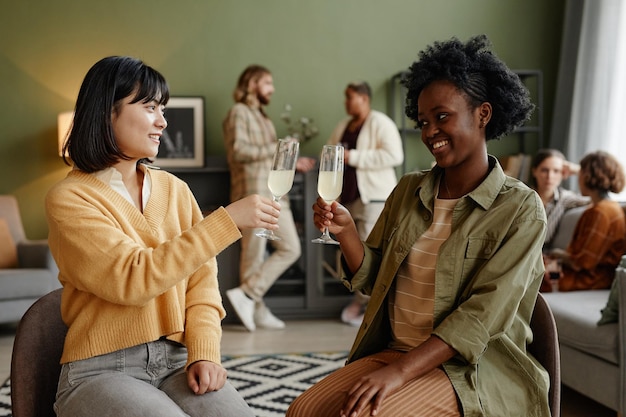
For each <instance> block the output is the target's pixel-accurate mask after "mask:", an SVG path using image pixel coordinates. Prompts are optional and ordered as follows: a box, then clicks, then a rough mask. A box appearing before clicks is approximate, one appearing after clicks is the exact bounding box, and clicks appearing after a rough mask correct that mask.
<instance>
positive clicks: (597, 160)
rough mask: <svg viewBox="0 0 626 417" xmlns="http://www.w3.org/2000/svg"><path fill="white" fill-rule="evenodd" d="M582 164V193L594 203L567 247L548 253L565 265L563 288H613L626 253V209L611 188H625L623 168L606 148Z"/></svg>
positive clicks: (592, 154)
mask: <svg viewBox="0 0 626 417" xmlns="http://www.w3.org/2000/svg"><path fill="white" fill-rule="evenodd" d="M580 167H581V168H580V173H579V175H578V185H579V188H580V192H581V194H582V195H585V196H589V197H591V201H592V203H591V206H590V207H589V208H588V209H587V210H585V211H584V212H583V214H582V215H581V216H580V219H579V220H578V222H577V223H576V228H575V229H574V234H573V236H572V240H571V241H570V243H569V244H568V245H567V248H566V249H565V250H563V249H554V250H552V251H551V252H550V253H549V254H548V256H549V257H550V258H552V259H556V260H558V261H559V262H560V263H561V266H562V271H561V276H560V278H559V280H558V281H559V282H558V288H559V291H573V290H591V289H606V288H609V287H610V286H611V283H612V282H613V277H614V275H615V268H616V267H617V265H618V264H619V262H620V259H621V257H622V255H623V254H624V252H626V219H625V216H624V210H623V209H622V207H621V206H620V205H619V203H617V202H615V201H612V200H611V199H610V198H609V191H610V192H613V193H619V192H621V191H622V189H623V188H624V181H625V178H624V169H623V167H622V166H621V164H620V163H619V161H617V159H615V157H613V156H612V155H610V154H609V153H607V152H604V151H597V152H592V153H589V154H587V155H586V156H585V157H584V158H583V159H582V160H581V161H580Z"/></svg>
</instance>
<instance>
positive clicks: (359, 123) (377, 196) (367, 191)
mask: <svg viewBox="0 0 626 417" xmlns="http://www.w3.org/2000/svg"><path fill="white" fill-rule="evenodd" d="M371 99H372V89H371V88H370V86H369V84H368V83H366V82H364V81H361V82H352V83H350V84H348V86H347V87H346V90H345V107H346V113H347V114H348V117H347V118H345V119H343V120H342V121H340V122H339V124H338V125H337V127H336V128H335V129H334V130H333V132H332V134H331V135H330V139H329V140H328V143H329V144H331V145H335V144H338V143H341V144H342V145H343V147H344V159H345V166H344V172H343V189H342V192H341V197H340V198H339V201H340V202H341V204H342V205H343V206H344V207H346V208H347V209H348V211H350V214H351V215H352V218H353V219H354V222H355V223H356V228H357V230H358V231H359V236H360V237H361V239H362V240H365V239H367V235H369V233H370V231H371V230H372V227H374V223H376V220H377V219H378V216H379V215H380V213H381V212H382V211H383V207H384V206H385V200H386V199H387V197H388V196H389V193H391V190H393V188H394V187H395V186H396V183H397V182H398V180H397V178H396V171H395V167H396V166H398V165H400V164H401V163H402V161H403V160H404V150H403V149H402V139H401V138H400V133H399V132H398V127H397V126H396V124H395V123H394V121H393V120H391V119H390V118H389V117H388V116H387V115H386V114H384V113H381V112H379V111H376V110H372V108H371ZM368 300H369V297H368V296H366V295H364V294H363V293H361V292H360V291H357V292H355V294H354V297H353V300H352V302H351V303H350V304H348V305H347V306H346V307H345V308H344V309H343V311H342V313H341V320H342V321H343V322H344V323H348V324H350V325H353V326H360V325H361V321H362V320H363V312H364V311H365V307H367V301H368Z"/></svg>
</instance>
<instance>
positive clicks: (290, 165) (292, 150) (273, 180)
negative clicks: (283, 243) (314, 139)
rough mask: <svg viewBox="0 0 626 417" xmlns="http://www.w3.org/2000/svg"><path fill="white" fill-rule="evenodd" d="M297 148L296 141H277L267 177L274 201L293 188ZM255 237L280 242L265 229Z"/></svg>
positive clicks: (272, 233)
mask: <svg viewBox="0 0 626 417" xmlns="http://www.w3.org/2000/svg"><path fill="white" fill-rule="evenodd" d="M299 146H300V144H299V143H298V141H297V140H295V139H293V138H287V139H278V143H277V144H276V151H274V160H273V162H272V169H271V170H270V173H269V176H268V177H267V186H268V188H269V189H270V192H271V193H272V197H273V199H274V201H278V200H280V199H281V197H282V196H284V195H285V194H287V193H288V192H289V190H291V187H292V186H293V178H294V176H295V175H296V162H297V161H298V149H299ZM256 235H257V236H258V237H263V238H265V239H269V240H280V238H279V237H278V236H276V235H275V234H274V232H273V231H271V230H267V229H263V230H261V231H259V232H257V233H256Z"/></svg>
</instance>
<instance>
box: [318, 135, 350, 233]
mask: <svg viewBox="0 0 626 417" xmlns="http://www.w3.org/2000/svg"><path fill="white" fill-rule="evenodd" d="M343 152H344V148H343V146H341V145H324V148H323V149H322V155H321V156H320V171H319V176H318V179H317V193H318V194H319V195H320V197H321V198H322V199H324V201H325V202H326V204H329V205H330V204H332V203H333V202H334V201H335V200H336V199H337V198H339V196H340V195H341V190H342V188H343V163H344V161H343ZM312 242H313V243H328V244H333V245H338V244H339V242H337V241H336V240H335V239H333V238H332V237H330V234H329V233H328V228H325V229H324V233H323V234H322V236H320V237H318V238H316V239H313V240H312Z"/></svg>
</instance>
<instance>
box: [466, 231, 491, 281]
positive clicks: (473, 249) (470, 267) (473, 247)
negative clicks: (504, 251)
mask: <svg viewBox="0 0 626 417" xmlns="http://www.w3.org/2000/svg"><path fill="white" fill-rule="evenodd" d="M499 244H500V241H498V240H496V239H487V238H476V237H470V238H469V240H468V243H467V248H466V249H465V256H464V259H463V276H464V277H465V278H467V277H471V276H473V275H474V274H476V273H477V272H478V271H479V270H480V268H481V267H482V266H483V265H484V264H485V263H486V262H487V261H488V260H489V259H491V257H492V256H493V255H494V254H495V253H496V250H497V248H498V246H499Z"/></svg>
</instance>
